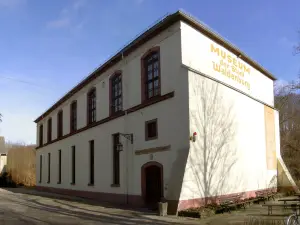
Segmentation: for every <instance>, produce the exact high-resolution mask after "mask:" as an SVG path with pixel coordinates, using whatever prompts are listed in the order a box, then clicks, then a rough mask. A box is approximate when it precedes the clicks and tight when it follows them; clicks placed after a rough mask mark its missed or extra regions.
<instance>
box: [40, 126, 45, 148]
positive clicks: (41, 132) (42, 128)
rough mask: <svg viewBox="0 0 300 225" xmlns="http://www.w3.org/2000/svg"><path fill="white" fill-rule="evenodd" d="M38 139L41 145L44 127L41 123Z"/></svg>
mask: <svg viewBox="0 0 300 225" xmlns="http://www.w3.org/2000/svg"><path fill="white" fill-rule="evenodd" d="M39 133H40V138H39V139H40V140H39V142H40V146H43V133H44V127H43V125H40V132H39Z"/></svg>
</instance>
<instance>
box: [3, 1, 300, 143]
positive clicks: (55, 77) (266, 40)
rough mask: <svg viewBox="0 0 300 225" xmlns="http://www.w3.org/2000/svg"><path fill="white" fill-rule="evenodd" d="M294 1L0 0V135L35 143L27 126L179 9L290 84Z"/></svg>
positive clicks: (298, 24) (299, 25)
mask: <svg viewBox="0 0 300 225" xmlns="http://www.w3.org/2000/svg"><path fill="white" fill-rule="evenodd" d="M299 8H300V1H296V0H290V1H288V4H287V2H286V1H280V0H264V1H261V0H251V1H241V0H239V1H238V0H228V1H223V0H210V1H199V0H168V1H166V0H51V1H41V0H0V29H1V32H0V50H1V51H0V85H1V86H0V87H1V88H0V112H1V113H2V114H3V122H2V123H1V124H0V135H4V136H5V137H6V139H7V140H10V141H15V142H20V141H22V142H26V143H35V141H36V140H35V139H36V134H35V123H34V122H33V120H34V119H35V118H36V117H38V116H39V115H40V114H41V113H42V112H44V111H45V110H46V109H47V108H48V107H50V106H51V105H52V104H53V103H54V102H55V101H56V100H58V99H59V98H60V97H61V96H62V95H63V94H64V93H66V92H67V91H68V90H69V89H70V88H72V87H73V86H74V85H75V84H77V83H78V82H79V81H80V80H82V79H83V78H84V77H85V76H87V75H88V74H89V73H90V72H92V71H93V70H94V69H95V68H96V67H97V66H99V65H100V64H101V63H103V62H104V60H106V59H107V58H108V57H109V56H111V55H112V54H113V53H115V52H116V51H117V50H119V49H120V48H121V47H122V46H124V45H125V44H126V43H128V42H129V41H130V40H132V39H133V38H134V37H135V36H136V35H137V34H138V33H140V32H142V31H143V30H145V29H146V28H147V27H148V26H150V25H152V24H153V23H154V22H155V21H156V20H158V19H159V18H161V17H162V16H164V15H166V14H167V13H172V12H175V11H177V10H178V9H183V10H185V11H187V12H189V13H190V14H192V15H193V16H195V17H197V18H198V19H199V20H201V21H203V22H204V23H205V24H207V25H208V26H210V27H211V28H213V29H214V30H215V31H217V32H218V33H219V34H221V35H222V36H223V37H225V38H226V39H228V40H229V41H230V42H232V43H233V44H235V45H236V46H238V47H239V48H240V49H241V50H243V51H244V52H245V53H247V54H248V55H249V56H250V57H251V58H253V59H255V60H256V61H258V62H259V63H260V64H261V65H263V66H264V67H265V68H266V69H268V70H269V71H270V72H272V73H273V74H274V75H275V76H276V77H277V78H278V79H280V80H283V81H287V80H291V79H296V78H297V77H298V72H299V69H300V63H299V56H295V55H293V46H294V45H296V44H297V43H298V41H299V40H300V35H299V33H298V30H300V15H299V10H298V9H299Z"/></svg>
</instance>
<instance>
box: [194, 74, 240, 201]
mask: <svg viewBox="0 0 300 225" xmlns="http://www.w3.org/2000/svg"><path fill="white" fill-rule="evenodd" d="M199 77H200V76H196V77H195V81H194V82H193V85H194V88H193V90H192V92H193V93H190V95H192V96H193V97H192V99H191V101H192V105H191V106H190V107H191V110H190V119H191V121H192V124H193V125H192V129H193V126H194V129H196V130H197V131H198V135H197V137H198V138H197V141H196V142H194V143H193V144H192V145H193V148H192V149H193V151H192V152H191V153H190V157H189V161H188V162H189V165H190V169H191V170H192V172H193V177H194V179H195V181H196V186H197V190H194V191H197V192H198V193H199V194H201V195H202V196H204V197H205V204H207V203H208V198H207V197H209V196H217V195H219V194H220V193H221V192H223V191H226V190H225V188H227V187H225V186H227V184H226V181H228V176H230V172H231V170H232V168H233V166H234V164H235V163H236V161H237V157H236V149H235V146H233V144H232V141H233V139H234V137H235V132H236V128H235V122H234V118H235V116H234V114H233V110H232V107H233V105H232V104H231V103H229V102H228V100H225V98H224V97H223V96H222V94H223V93H221V92H220V90H219V84H217V83H215V82H212V81H210V80H208V81H207V80H204V79H203V78H202V79H201V78H199ZM225 184H226V185H225Z"/></svg>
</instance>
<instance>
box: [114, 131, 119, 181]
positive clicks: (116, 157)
mask: <svg viewBox="0 0 300 225" xmlns="http://www.w3.org/2000/svg"><path fill="white" fill-rule="evenodd" d="M119 138H120V136H119V134H114V135H113V185H114V186H119V185H120V152H119V151H118V150H117V145H118V144H119Z"/></svg>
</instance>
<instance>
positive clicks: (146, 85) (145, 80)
mask: <svg viewBox="0 0 300 225" xmlns="http://www.w3.org/2000/svg"><path fill="white" fill-rule="evenodd" d="M159 95H160V51H159V47H154V48H152V49H150V50H149V51H148V52H146V54H145V55H144V56H143V57H142V100H143V101H145V100H148V99H151V98H153V97H156V96H159Z"/></svg>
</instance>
